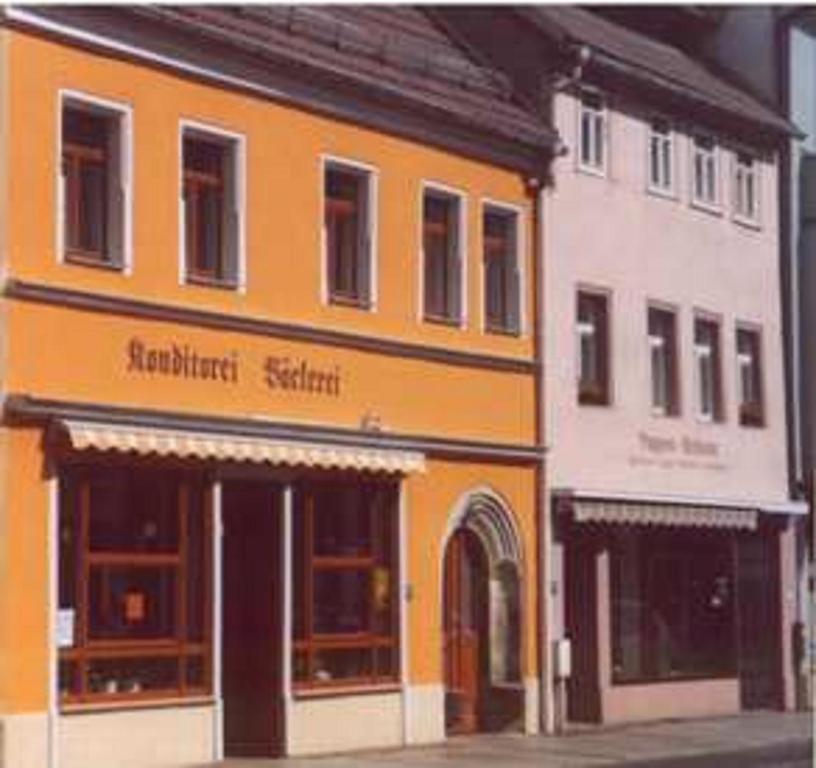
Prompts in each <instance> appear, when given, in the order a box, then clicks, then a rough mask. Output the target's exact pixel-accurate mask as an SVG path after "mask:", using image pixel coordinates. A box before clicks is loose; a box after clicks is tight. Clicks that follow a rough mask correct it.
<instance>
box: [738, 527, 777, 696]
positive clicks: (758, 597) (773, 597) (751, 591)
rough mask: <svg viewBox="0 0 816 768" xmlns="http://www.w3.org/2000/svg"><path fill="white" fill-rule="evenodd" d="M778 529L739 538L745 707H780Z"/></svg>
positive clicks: (739, 587)
mask: <svg viewBox="0 0 816 768" xmlns="http://www.w3.org/2000/svg"><path fill="white" fill-rule="evenodd" d="M778 553H779V533H778V531H776V530H774V529H772V528H770V529H765V528H761V529H760V530H759V531H758V532H757V533H754V534H751V535H744V536H740V537H739V538H738V543H737V574H738V576H737V579H738V582H737V595H738V599H737V612H738V630H737V633H738V638H737V639H738V644H739V673H740V698H741V700H742V707H743V709H781V708H782V706H783V701H782V685H781V683H782V666H781V648H780V647H779V635H780V631H779V626H780V610H781V609H780V605H779V601H780V596H781V592H780V588H779V556H778Z"/></svg>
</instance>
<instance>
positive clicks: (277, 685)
mask: <svg viewBox="0 0 816 768" xmlns="http://www.w3.org/2000/svg"><path fill="white" fill-rule="evenodd" d="M222 520H223V526H224V538H223V565H222V568H223V571H222V579H223V582H222V595H223V599H222V626H223V639H222V648H223V651H222V691H223V699H224V753H225V754H226V755H227V756H243V757H269V756H275V755H279V754H281V752H282V741H283V696H282V679H281V677H282V676H281V666H282V663H281V652H282V649H281V631H280V628H281V626H282V595H281V579H280V573H281V567H280V565H281V560H280V551H281V537H282V533H281V522H282V514H281V489H280V487H279V486H277V485H275V484H273V483H269V482H264V483H261V482H243V481H242V482H226V483H224V486H223V497H222Z"/></svg>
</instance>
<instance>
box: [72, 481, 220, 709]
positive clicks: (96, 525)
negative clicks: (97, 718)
mask: <svg viewBox="0 0 816 768" xmlns="http://www.w3.org/2000/svg"><path fill="white" fill-rule="evenodd" d="M207 509H208V502H207V500H206V491H205V486H204V482H203V477H201V476H199V475H197V474H194V473H188V472H181V471H170V470H159V469H155V468H154V469H149V468H140V469H136V468H115V467H102V466H100V465H87V466H73V467H71V468H69V469H67V470H65V471H64V472H63V474H62V475H61V477H60V512H59V617H60V637H59V646H60V650H59V691H60V699H61V702H62V703H64V704H70V703H78V702H98V701H103V700H117V699H121V700H126V699H140V700H143V699H159V698H178V697H179V696H193V695H196V696H201V695H206V694H208V693H209V692H210V691H211V688H212V659H211V654H210V647H211V646H210V622H209V620H208V612H209V610H210V602H211V583H212V578H211V573H210V571H209V566H208V563H209V560H208V558H209V553H210V549H211V544H210V538H209V537H210V533H209V526H208V524H207Z"/></svg>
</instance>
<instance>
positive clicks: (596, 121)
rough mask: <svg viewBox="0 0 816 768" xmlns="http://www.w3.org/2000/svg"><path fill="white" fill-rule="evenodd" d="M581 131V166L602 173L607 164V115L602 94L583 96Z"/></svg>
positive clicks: (583, 94) (586, 94)
mask: <svg viewBox="0 0 816 768" xmlns="http://www.w3.org/2000/svg"><path fill="white" fill-rule="evenodd" d="M579 131H580V155H579V161H580V165H581V166H582V167H583V168H588V169H591V170H593V171H596V172H598V171H601V172H602V171H603V170H604V166H605V164H606V142H605V138H606V137H605V134H606V113H605V110H604V101H603V97H602V96H601V95H600V94H597V93H582V94H581V107H580V124H579Z"/></svg>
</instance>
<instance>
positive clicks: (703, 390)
mask: <svg viewBox="0 0 816 768" xmlns="http://www.w3.org/2000/svg"><path fill="white" fill-rule="evenodd" d="M694 357H695V360H696V364H697V394H698V404H697V406H698V413H699V415H700V418H701V419H703V420H705V421H722V417H723V405H722V373H721V360H720V328H719V325H718V324H717V323H716V322H715V321H714V320H709V319H705V318H701V317H698V318H695V320H694Z"/></svg>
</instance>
